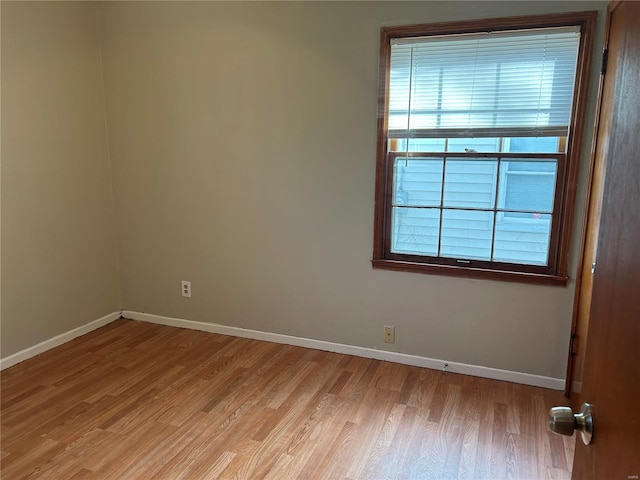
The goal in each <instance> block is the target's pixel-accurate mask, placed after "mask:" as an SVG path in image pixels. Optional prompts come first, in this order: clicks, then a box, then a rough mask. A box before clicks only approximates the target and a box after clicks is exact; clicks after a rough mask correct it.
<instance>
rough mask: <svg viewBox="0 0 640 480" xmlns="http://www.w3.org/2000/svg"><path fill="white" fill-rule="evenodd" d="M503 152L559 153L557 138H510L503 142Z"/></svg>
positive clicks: (558, 140) (558, 139)
mask: <svg viewBox="0 0 640 480" xmlns="http://www.w3.org/2000/svg"><path fill="white" fill-rule="evenodd" d="M502 151H503V152H515V153H529V152H535V153H557V152H559V151H560V138H559V137H511V138H505V139H504V141H503V148H502Z"/></svg>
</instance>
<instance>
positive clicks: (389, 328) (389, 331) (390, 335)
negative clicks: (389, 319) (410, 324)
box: [384, 325, 396, 343]
mask: <svg viewBox="0 0 640 480" xmlns="http://www.w3.org/2000/svg"><path fill="white" fill-rule="evenodd" d="M384 342H385V343H396V327H394V326H393V325H385V326H384Z"/></svg>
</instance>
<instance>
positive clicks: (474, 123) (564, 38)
mask: <svg viewBox="0 0 640 480" xmlns="http://www.w3.org/2000/svg"><path fill="white" fill-rule="evenodd" d="M594 23H595V13H593V12H582V13H578V14H563V15H553V16H535V17H515V18H506V19H494V20H482V21H477V22H462V23H459V22H458V23H447V24H433V25H413V26H405V27H391V28H383V29H382V41H381V46H382V47H381V61H380V99H379V104H380V114H379V123H378V125H379V126H378V129H379V131H378V164H377V181H376V218H375V238H374V256H373V266H374V267H379V268H389V269H396V270H411V271H421V272H430V273H445V274H454V275H467V276H480V277H487V276H488V277H495V278H505V279H512V280H522V281H539V282H545V283H559V284H562V283H565V282H566V276H567V272H566V268H567V265H566V264H567V261H566V257H567V251H568V243H569V237H570V223H571V219H572V204H573V201H574V198H573V192H574V191H575V183H576V179H577V166H578V163H579V144H578V142H579V141H580V139H581V137H582V123H583V122H582V120H583V117H584V103H585V95H586V91H587V88H586V83H587V74H588V66H589V52H590V49H591V43H592V29H593V25H594Z"/></svg>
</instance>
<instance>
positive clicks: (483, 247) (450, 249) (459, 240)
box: [440, 210, 494, 260]
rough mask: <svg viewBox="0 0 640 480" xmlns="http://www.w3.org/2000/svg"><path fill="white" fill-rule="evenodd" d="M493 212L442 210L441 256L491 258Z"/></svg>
mask: <svg viewBox="0 0 640 480" xmlns="http://www.w3.org/2000/svg"><path fill="white" fill-rule="evenodd" d="M493 215H494V214H493V212H482V211H470V210H443V212H442V240H441V246H440V256H441V257H452V258H470V259H477V260H490V259H491V241H492V237H493V235H492V232H493Z"/></svg>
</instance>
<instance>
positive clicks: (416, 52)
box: [388, 27, 580, 138]
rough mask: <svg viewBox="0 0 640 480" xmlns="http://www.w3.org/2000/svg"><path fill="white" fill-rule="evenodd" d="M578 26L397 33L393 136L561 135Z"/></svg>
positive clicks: (392, 88) (391, 111)
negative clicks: (439, 33)
mask: <svg viewBox="0 0 640 480" xmlns="http://www.w3.org/2000/svg"><path fill="white" fill-rule="evenodd" d="M579 40H580V33H579V30H578V28H574V27H562V28H546V29H535V30H525V31H518V32H495V33H482V34H472V35H444V36H433V37H421V38H408V39H395V40H392V44H391V69H390V83H389V117H388V120H389V121H388V128H389V132H388V133H389V137H391V138H412V137H413V138H420V137H422V138H444V137H447V138H449V137H509V136H517V137H542V136H566V135H567V134H568V129H569V119H570V115H571V105H572V100H573V89H574V83H575V72H576V63H577V57H578V46H579Z"/></svg>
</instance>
